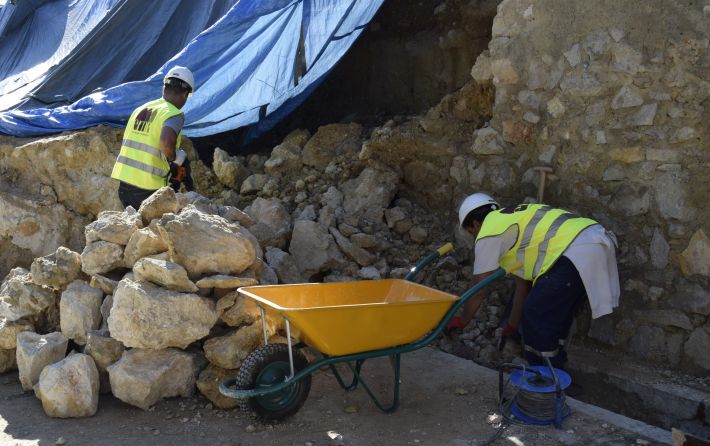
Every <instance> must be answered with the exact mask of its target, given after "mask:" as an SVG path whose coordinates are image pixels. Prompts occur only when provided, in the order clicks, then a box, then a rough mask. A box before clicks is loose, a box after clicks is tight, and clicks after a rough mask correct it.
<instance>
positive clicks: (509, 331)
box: [501, 324, 518, 337]
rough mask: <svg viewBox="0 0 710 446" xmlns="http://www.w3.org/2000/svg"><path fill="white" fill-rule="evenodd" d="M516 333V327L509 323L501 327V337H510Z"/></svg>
mask: <svg viewBox="0 0 710 446" xmlns="http://www.w3.org/2000/svg"><path fill="white" fill-rule="evenodd" d="M517 335H518V327H514V326H512V325H510V324H506V326H505V327H503V332H502V333H501V336H502V337H510V336H513V337H514V336H517Z"/></svg>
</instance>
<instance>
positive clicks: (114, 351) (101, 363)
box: [84, 330, 125, 393]
mask: <svg viewBox="0 0 710 446" xmlns="http://www.w3.org/2000/svg"><path fill="white" fill-rule="evenodd" d="M124 350H125V347H124V346H123V344H121V342H120V341H117V340H115V339H113V338H111V337H109V336H108V333H106V332H102V331H98V330H94V331H90V332H89V333H88V335H87V337H86V346H85V347H84V353H86V354H87V355H89V356H91V357H92V358H94V362H95V363H96V369H97V370H98V371H99V391H100V392H101V393H108V392H110V391H111V385H110V383H109V378H108V372H107V371H106V368H107V367H108V366H110V365H111V364H113V363H115V362H116V361H118V360H119V359H121V355H122V354H123V351H124Z"/></svg>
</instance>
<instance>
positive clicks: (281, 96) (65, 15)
mask: <svg viewBox="0 0 710 446" xmlns="http://www.w3.org/2000/svg"><path fill="white" fill-rule="evenodd" d="M383 1H384V0H199V1H197V0H181V1H178V0H155V1H151V2H145V1H143V0H93V1H88V0H71V1H70V0H54V1H52V0H44V1H43V0H32V1H29V0H19V1H18V2H17V5H11V4H10V2H9V1H4V0H0V110H2V111H0V133H4V134H8V135H14V136H36V135H43V134H49V133H56V132H61V131H65V130H73V129H81V128H86V127H91V126H94V125H98V124H108V125H112V126H124V125H125V123H126V121H127V119H128V117H129V116H130V114H131V112H132V111H133V110H134V109H135V108H136V107H138V106H139V105H141V104H143V103H145V102H147V101H149V100H151V99H154V98H157V97H159V96H160V94H161V85H162V79H163V77H164V75H165V73H166V72H167V70H169V69H170V68H171V67H173V66H175V65H181V66H186V67H188V68H190V70H192V72H193V74H194V75H195V82H196V91H195V94H194V95H193V96H192V97H190V99H188V101H187V104H186V105H185V107H183V111H184V112H185V130H184V131H185V133H186V134H187V135H188V136H192V137H199V136H208V135H213V134H216V133H221V132H225V131H228V130H233V129H236V128H240V127H244V126H250V136H251V137H256V136H258V135H259V134H261V133H263V132H265V131H266V130H268V129H269V128H271V127H272V126H273V125H274V124H276V123H277V122H278V121H279V120H280V119H282V118H283V117H284V116H286V115H287V114H288V113H290V112H291V111H292V110H293V109H294V108H295V107H297V106H298V105H299V104H300V103H301V102H303V100H304V99H305V98H306V97H307V96H308V94H309V93H311V92H312V91H313V90H314V89H315V87H316V86H318V84H319V83H320V82H321V81H322V80H323V79H324V78H325V76H327V74H328V73H329V72H330V71H331V70H332V69H333V67H334V66H335V65H336V64H337V62H338V61H339V60H340V58H341V57H343V55H344V54H345V53H346V52H347V50H348V49H349V48H350V46H351V45H352V44H353V42H354V41H355V40H356V39H357V37H358V36H359V35H360V33H361V32H362V30H363V29H364V27H365V26H366V25H367V24H368V23H369V22H370V20H371V19H372V17H373V16H374V15H375V13H376V12H377V10H378V9H379V7H380V6H381V4H382V2H383Z"/></svg>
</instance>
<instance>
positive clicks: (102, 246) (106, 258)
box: [81, 240, 123, 275]
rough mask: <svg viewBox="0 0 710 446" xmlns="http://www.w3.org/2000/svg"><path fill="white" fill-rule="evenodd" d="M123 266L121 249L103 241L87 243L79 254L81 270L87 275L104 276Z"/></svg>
mask: <svg viewBox="0 0 710 446" xmlns="http://www.w3.org/2000/svg"><path fill="white" fill-rule="evenodd" d="M121 266H123V247H122V246H121V245H117V244H116V243H112V242H105V241H103V240H100V241H96V242H92V243H89V244H88V245H86V247H85V248H84V251H82V253H81V269H82V270H83V271H84V272H85V273H86V274H89V275H93V274H105V273H107V272H109V271H113V270H114V269H116V268H119V267H121Z"/></svg>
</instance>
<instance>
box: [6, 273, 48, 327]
mask: <svg viewBox="0 0 710 446" xmlns="http://www.w3.org/2000/svg"><path fill="white" fill-rule="evenodd" d="M55 300H56V297H55V294H54V291H52V290H51V289H50V288H47V287H44V286H39V285H36V284H34V283H32V276H31V274H30V272H29V271H27V270H26V269H24V268H15V269H13V270H12V271H10V273H9V274H8V275H7V277H5V280H4V281H3V283H2V285H0V318H5V319H7V320H9V321H16V320H18V319H21V318H24V317H27V316H34V315H37V314H39V313H41V312H42V311H44V310H46V309H47V308H49V307H50V306H52V305H54V303H55Z"/></svg>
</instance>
